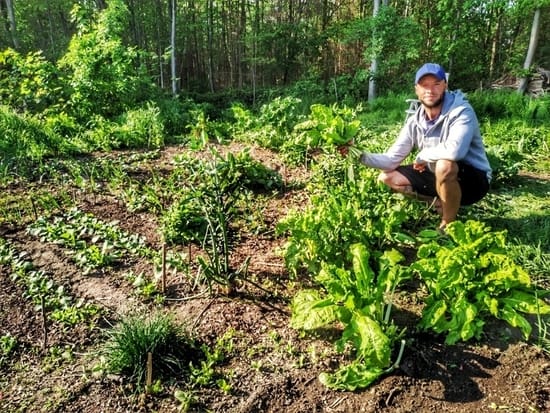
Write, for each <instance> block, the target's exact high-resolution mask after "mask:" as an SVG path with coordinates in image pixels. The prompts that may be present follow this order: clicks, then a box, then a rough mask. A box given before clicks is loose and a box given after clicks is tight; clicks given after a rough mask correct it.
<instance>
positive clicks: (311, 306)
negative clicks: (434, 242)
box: [291, 244, 406, 391]
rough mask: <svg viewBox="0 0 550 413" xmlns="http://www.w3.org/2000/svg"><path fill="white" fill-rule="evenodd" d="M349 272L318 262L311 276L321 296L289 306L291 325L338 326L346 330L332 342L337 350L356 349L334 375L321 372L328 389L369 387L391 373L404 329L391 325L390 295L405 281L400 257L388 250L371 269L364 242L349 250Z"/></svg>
mask: <svg viewBox="0 0 550 413" xmlns="http://www.w3.org/2000/svg"><path fill="white" fill-rule="evenodd" d="M349 254H350V256H351V260H352V270H345V269H343V268H339V267H337V266H335V265H333V264H328V263H324V262H323V263H322V264H321V269H320V271H319V273H318V274H317V275H316V276H315V278H314V279H315V281H317V282H318V283H319V284H320V285H321V286H322V287H323V291H324V293H320V292H318V291H317V290H303V291H300V292H299V293H298V294H297V295H296V296H295V297H294V299H293V302H292V318H291V326H292V327H294V328H297V329H303V330H313V329H319V328H322V327H324V326H326V325H331V324H334V323H335V322H339V323H341V324H342V325H343V326H344V330H343V332H342V337H341V338H340V339H339V340H338V341H337V342H336V348H337V350H338V351H339V352H344V351H345V350H346V348H347V344H351V345H352V347H353V349H354V350H355V359H354V360H353V361H352V362H351V363H350V364H348V365H345V366H341V367H340V368H339V369H338V370H337V371H336V372H334V373H322V374H321V376H320V377H319V379H320V380H321V382H322V383H324V384H325V385H326V386H328V387H330V388H335V389H344V390H350V391H353V390H356V389H358V388H364V387H367V386H368V385H370V384H371V383H372V382H373V381H374V380H376V379H377V378H378V377H380V376H381V375H382V374H384V373H386V372H389V371H391V370H392V369H393V367H392V366H391V353H392V349H393V347H394V344H395V342H396V341H397V340H398V339H399V338H400V337H401V336H402V334H403V331H401V332H399V331H398V328H397V327H396V326H395V325H394V324H393V323H391V322H390V319H389V317H390V310H391V301H390V300H391V295H392V293H393V291H394V290H395V288H396V287H397V285H398V284H399V283H400V282H401V281H402V280H403V278H404V277H406V272H405V271H404V269H403V268H402V267H400V266H399V265H398V263H399V262H400V261H401V260H402V259H403V256H402V255H401V254H400V253H399V252H397V251H396V250H391V251H386V252H385V253H384V254H382V255H381V256H380V257H379V258H378V259H377V260H376V266H375V267H371V265H370V264H369V262H370V261H371V258H373V257H371V256H370V253H369V251H368V250H367V248H366V247H365V246H364V245H362V244H353V245H351V246H350V249H349Z"/></svg>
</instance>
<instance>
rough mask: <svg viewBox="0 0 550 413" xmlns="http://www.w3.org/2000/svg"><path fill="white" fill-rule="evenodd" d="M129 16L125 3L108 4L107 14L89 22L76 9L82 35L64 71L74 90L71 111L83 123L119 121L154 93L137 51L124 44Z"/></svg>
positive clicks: (74, 40) (63, 65)
mask: <svg viewBox="0 0 550 413" xmlns="http://www.w3.org/2000/svg"><path fill="white" fill-rule="evenodd" d="M128 13H129V12H128V9H127V6H126V5H125V4H124V2H123V1H122V0H111V1H109V2H108V6H107V8H106V9H104V10H102V11H100V12H97V15H94V16H90V17H88V16H87V15H86V12H83V9H81V6H79V5H75V6H74V9H73V18H74V19H75V20H76V23H77V26H78V32H77V34H76V35H75V36H74V37H73V38H72V39H71V42H70V44H69V48H68V50H67V53H66V54H65V55H64V56H63V57H62V58H61V59H60V61H59V68H60V69H61V70H62V71H64V72H65V73H66V76H67V79H68V85H69V87H70V99H69V101H68V102H67V111H68V112H69V113H71V114H73V115H74V116H75V117H77V118H78V119H82V120H84V119H86V118H88V117H90V116H91V115H92V114H94V115H100V116H104V117H106V118H111V117H113V116H118V115H120V114H122V113H123V112H124V111H126V110H127V109H129V108H131V107H134V106H135V105H136V103H138V102H141V101H143V100H144V99H143V98H144V96H147V93H149V90H150V87H151V82H150V79H149V78H148V76H146V75H145V73H144V72H143V71H140V70H139V67H138V63H137V62H138V58H139V53H138V51H137V50H136V49H135V48H131V47H127V46H125V45H124V44H123V41H122V34H123V29H124V27H125V25H126V24H127V21H128V15H129V14H128Z"/></svg>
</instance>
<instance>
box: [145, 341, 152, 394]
mask: <svg viewBox="0 0 550 413" xmlns="http://www.w3.org/2000/svg"><path fill="white" fill-rule="evenodd" d="M152 382H153V353H151V352H150V351H149V352H148V353H147V378H146V379H145V389H146V390H145V391H146V392H147V393H148V392H149V389H150V388H151V384H152Z"/></svg>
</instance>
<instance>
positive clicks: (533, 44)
mask: <svg viewBox="0 0 550 413" xmlns="http://www.w3.org/2000/svg"><path fill="white" fill-rule="evenodd" d="M539 31H540V8H537V9H536V10H535V16H534V17H533V25H532V26H531V37H530V38H529V49H528V50H527V56H526V57H525V62H524V63H523V69H524V72H525V73H527V72H528V71H529V69H530V67H531V65H532V64H533V59H534V57H535V50H536V49H537V42H538V39H539ZM528 83H529V77H528V76H527V75H525V76H524V77H522V78H521V79H520V80H519V86H518V93H521V94H524V93H525V92H526V90H527V85H528Z"/></svg>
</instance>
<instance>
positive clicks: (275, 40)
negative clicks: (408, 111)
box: [0, 0, 550, 104]
mask: <svg viewBox="0 0 550 413" xmlns="http://www.w3.org/2000/svg"><path fill="white" fill-rule="evenodd" d="M374 3H376V2H366V1H357V0H337V1H326V0H305V1H304V0H300V1H298V0H274V1H262V0H257V1H245V0H224V1H220V2H215V1H213V0H180V1H174V0H155V1H147V2H146V1H139V0H95V1H94V0H79V1H77V2H75V1H69V0H25V1H23V0H1V1H0V16H1V17H2V19H4V22H5V24H3V25H1V26H0V49H7V48H12V49H14V50H16V51H17V52H18V53H20V54H23V55H25V54H27V53H40V54H41V55H43V56H44V57H45V59H47V60H48V61H49V62H51V63H54V64H56V63H57V62H58V61H59V63H60V68H62V69H63V68H64V69H65V70H69V71H71V72H72V75H71V76H72V83H73V86H74V87H75V88H78V91H79V92H80V95H79V96H81V98H82V99H85V98H86V93H88V92H89V89H90V88H101V87H102V85H101V83H99V84H92V82H91V80H92V79H94V80H99V81H100V82H101V81H109V82H110V81H113V82H114V85H115V86H114V88H112V86H110V87H109V90H108V91H107V90H105V93H104V94H103V95H102V96H103V98H104V99H106V100H110V99H111V98H112V96H110V95H113V96H120V97H118V98H117V102H119V103H120V104H124V102H123V100H124V99H128V98H132V97H133V95H134V94H135V89H136V88H138V87H140V85H139V84H137V83H136V82H135V78H136V76H137V75H138V73H146V74H147V76H150V78H151V79H152V80H153V81H154V82H156V83H157V85H159V86H161V87H162V88H165V89H167V90H170V89H172V88H173V84H172V82H171V80H172V79H173V78H174V76H175V78H176V80H177V86H178V88H179V89H180V90H184V91H195V92H208V91H210V92H214V91H220V90H224V89H249V90H252V89H253V90H257V89H260V88H271V87H277V86H281V85H289V84H291V83H294V82H297V81H311V80H313V81H315V82H318V83H320V84H322V85H325V86H326V87H338V88H340V89H341V90H340V93H355V94H359V95H361V96H366V94H367V90H368V83H369V80H372V79H375V80H376V82H377V85H378V90H379V93H387V92H391V91H399V90H403V88H407V87H410V85H411V84H412V77H413V73H414V71H415V69H416V68H417V67H418V66H419V65H420V64H422V63H423V62H425V61H436V62H439V63H441V64H442V65H443V66H444V67H445V68H446V69H447V71H449V72H450V73H451V82H452V84H453V86H455V87H460V88H463V89H466V90H467V89H474V88H478V87H480V86H485V85H487V84H488V83H490V82H492V81H493V80H495V79H497V78H499V77H500V76H502V75H503V74H514V75H518V76H524V75H525V74H526V73H525V72H526V71H527V72H529V70H533V69H534V68H536V67H537V66H542V67H547V68H548V67H550V32H549V31H541V32H540V33H539V36H538V42H537V43H538V47H536V49H535V50H534V51H533V59H532V65H531V66H530V67H528V68H525V67H524V62H525V58H526V55H527V53H528V47H529V40H530V38H531V37H532V34H531V28H532V25H533V16H534V15H535V12H537V11H538V13H539V22H540V23H539V25H540V27H545V26H547V25H548V23H549V22H550V1H548V0H513V1H508V0H461V1H458V0H438V1H435V2H434V1H426V0H418V1H415V2H413V1H410V0H393V1H385V2H383V3H382V5H381V6H380V9H379V10H378V12H377V13H376V14H373V7H375V6H376V4H374ZM174 19H175V20H174ZM90 47H92V48H93V50H95V51H96V52H97V54H95V55H90V53H89V52H88V50H89V48H90ZM374 57H376V58H377V65H376V72H375V73H374V72H373V71H372V65H371V62H372V59H373V58H374ZM110 65H112V66H113V67H111V68H109V66H110ZM171 65H172V66H171ZM84 67H85V68H86V70H88V72H85V71H84V70H83V69H84ZM137 69H139V70H140V72H138V71H137ZM101 71H109V76H105V73H103V75H101V74H99V75H98V72H101ZM117 71H118V72H117ZM172 71H173V73H172ZM130 72H131V75H130ZM117 76H118V78H117ZM98 77H99V79H97V78H98ZM109 77H111V78H109ZM115 78H116V79H115ZM117 79H118V80H121V79H129V80H130V81H129V83H125V84H120V83H117ZM73 103H74V104H81V103H85V102H84V101H83V102H73Z"/></svg>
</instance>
